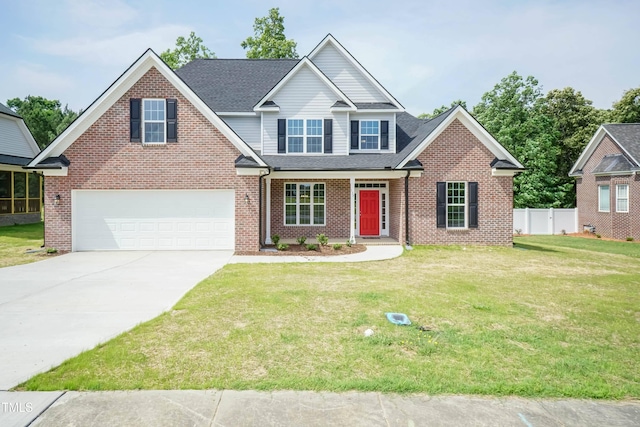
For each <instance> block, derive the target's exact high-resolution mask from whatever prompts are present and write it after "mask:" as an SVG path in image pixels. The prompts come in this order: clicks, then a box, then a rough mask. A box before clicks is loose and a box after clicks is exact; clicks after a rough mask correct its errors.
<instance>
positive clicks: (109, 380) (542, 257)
mask: <svg viewBox="0 0 640 427" xmlns="http://www.w3.org/2000/svg"><path fill="white" fill-rule="evenodd" d="M516 242H517V244H516V247H515V248H495V247H466V248H463V247H418V248H416V249H415V250H413V251H410V252H406V253H405V255H404V256H402V257H400V258H398V259H394V260H389V261H383V262H371V263H353V264H337V263H336V264H324V263H322V264H320V263H318V264H309V263H305V264H259V265H229V266H226V267H225V268H224V269H222V270H221V271H219V272H218V273H216V274H214V275H213V276H211V277H210V278H208V279H206V280H204V281H203V282H202V283H200V284H199V285H198V286H197V287H195V288H194V289H193V290H192V291H191V292H189V293H188V294H187V295H186V296H185V298H184V299H183V300H182V301H180V302H179V303H178V304H177V305H176V306H175V307H174V309H173V310H171V311H170V312H168V313H165V314H163V315H161V316H159V317H158V318H156V319H154V320H152V321H150V322H147V323H145V324H142V325H140V326H138V327H136V328H135V329H133V330H132V331H130V332H127V333H124V334H122V335H120V336H119V337H117V338H115V339H113V340H111V341H110V342H108V343H106V344H104V345H101V346H99V347H97V348H95V349H93V350H90V351H87V352H85V353H83V354H81V355H79V356H78V357H75V358H73V359H70V360H68V361H66V362H65V363H63V364H62V365H61V366H59V367H58V368H55V369H53V370H51V371H50V372H48V373H44V374H41V375H38V376H36V377H34V378H32V379H31V380H29V381H27V382H26V383H24V384H23V385H22V386H20V387H19V389H22V390H60V389H74V390H75V389H88V390H112V389H211V388H214V389H257V390H276V389H294V390H328V391H343V390H360V391H382V392H400V393H402V392H423V393H429V394H441V393H451V394H458V393H460V394H484V395H487V394H488V395H517V396H538V397H542V396H545V397H549V396H555V397H585V398H628V397H631V398H638V397H640V374H639V373H640V357H638V354H640V353H639V351H640V323H639V321H640V292H638V290H639V287H640V270H639V269H638V258H637V252H634V251H636V249H635V248H636V247H638V246H640V245H637V244H633V243H626V242H602V241H593V243H592V242H591V241H589V243H586V242H582V241H578V239H577V238H573V237H566V236H565V237H553V236H549V237H520V238H516ZM605 243H606V245H603V244H605ZM611 245H613V246H611ZM625 253H628V254H629V255H630V256H629V255H623V254H625ZM634 254H635V255H634ZM386 312H402V313H406V314H407V315H408V316H409V318H410V319H411V320H412V321H413V322H414V325H412V326H404V327H402V326H395V325H393V324H391V323H389V322H388V321H387V320H386V318H385V315H384V313H386ZM416 326H424V327H425V329H428V330H427V331H422V330H420V329H418V328H416ZM368 328H371V329H373V330H374V331H375V333H374V335H373V336H371V337H365V336H364V331H365V330H366V329H368Z"/></svg>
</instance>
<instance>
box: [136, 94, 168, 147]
mask: <svg viewBox="0 0 640 427" xmlns="http://www.w3.org/2000/svg"><path fill="white" fill-rule="evenodd" d="M142 106H143V114H142V117H143V129H144V133H143V135H144V140H143V142H145V143H164V142H166V141H165V137H164V129H165V117H166V114H165V100H164V99H144V100H143V102H142Z"/></svg>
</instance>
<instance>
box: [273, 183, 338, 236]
mask: <svg viewBox="0 0 640 427" xmlns="http://www.w3.org/2000/svg"><path fill="white" fill-rule="evenodd" d="M297 182H310V183H311V182H318V183H324V184H325V224H326V225H324V226H317V225H307V226H291V225H284V184H285V183H297ZM349 197H350V189H349V180H348V179H318V180H282V179H273V180H271V235H272V236H273V235H274V234H277V235H279V236H280V238H282V239H295V238H298V237H301V236H305V237H307V239H308V241H309V242H312V241H315V237H316V234H320V233H323V234H325V235H327V236H328V237H329V238H348V237H349V232H350V230H349V221H350V215H349V206H350V203H349Z"/></svg>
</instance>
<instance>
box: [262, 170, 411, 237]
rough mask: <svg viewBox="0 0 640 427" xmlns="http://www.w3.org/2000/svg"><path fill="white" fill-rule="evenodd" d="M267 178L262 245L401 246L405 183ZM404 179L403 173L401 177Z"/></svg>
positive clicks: (391, 179)
mask: <svg viewBox="0 0 640 427" xmlns="http://www.w3.org/2000/svg"><path fill="white" fill-rule="evenodd" d="M319 175H320V176H317V177H316V176H314V177H310V176H305V177H304V179H301V178H302V177H300V178H298V177H296V176H291V178H288V177H283V178H278V179H274V178H271V177H265V179H264V186H263V189H264V194H263V206H264V212H263V215H262V218H263V232H262V236H261V237H262V240H261V242H262V243H263V244H266V245H270V244H272V243H273V241H272V236H274V235H278V236H279V237H280V242H282V243H287V244H296V243H297V238H299V237H306V238H307V243H315V242H316V235H318V234H324V235H326V236H327V237H328V238H329V241H330V243H331V244H333V243H342V244H344V243H345V242H347V241H349V242H351V243H352V244H355V243H359V244H364V245H397V244H399V243H401V242H403V241H404V239H403V238H402V236H403V231H404V222H405V221H404V185H405V183H404V181H405V180H404V179H403V178H401V177H398V175H397V174H395V176H394V177H389V178H386V179H384V178H382V179H381V178H375V177H374V176H375V175H374V174H371V175H373V176H372V177H371V178H347V179H340V178H334V177H331V176H326V177H322V174H319ZM405 175H406V173H405Z"/></svg>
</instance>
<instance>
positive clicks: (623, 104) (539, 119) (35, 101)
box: [7, 8, 640, 208]
mask: <svg viewBox="0 0 640 427" xmlns="http://www.w3.org/2000/svg"><path fill="white" fill-rule="evenodd" d="M284 29H285V28H284V17H283V16H281V15H280V12H279V9H278V8H272V9H270V10H269V14H268V15H267V16H265V17H261V18H256V19H255V21H254V25H253V31H254V35H253V36H250V37H247V38H246V39H245V40H244V41H242V42H241V44H240V45H241V46H242V48H243V49H245V50H247V52H246V56H247V58H298V53H297V52H296V46H297V45H296V42H295V41H294V40H293V39H287V38H286V36H285V34H284ZM160 57H161V58H162V60H163V61H165V62H166V63H167V65H168V66H169V67H171V68H172V69H177V68H180V67H181V66H183V65H185V64H187V63H188V62H190V61H193V60H194V59H198V58H215V57H216V56H215V53H214V52H213V51H212V50H210V49H209V48H208V47H206V46H205V45H204V43H203V40H202V39H201V38H200V37H198V36H196V34H195V33H194V32H191V34H190V35H189V36H188V37H186V38H185V37H182V36H180V37H178V39H177V40H176V47H175V48H174V49H167V50H166V51H164V52H162V53H161V54H160ZM7 105H8V106H9V108H11V109H13V110H14V111H15V112H16V113H18V114H20V115H21V116H22V117H23V118H24V120H25V123H26V124H27V126H28V127H29V129H30V130H31V133H32V134H33V136H34V138H35V140H36V142H37V143H38V145H39V146H40V148H44V147H45V146H47V145H48V144H49V143H50V142H51V141H53V139H54V138H55V137H56V136H57V135H58V134H60V133H61V132H62V131H63V130H64V129H66V127H67V126H68V125H69V124H71V122H73V120H75V119H76V117H78V115H79V114H80V113H81V111H78V112H75V111H72V110H70V109H69V108H68V107H67V106H65V107H64V108H62V104H61V103H60V101H58V100H48V99H45V98H43V97H40V96H27V97H26V98H25V99H24V100H21V99H19V98H13V99H10V100H8V101H7ZM455 105H462V106H463V107H464V108H465V109H466V108H467V105H466V103H465V102H464V101H463V100H456V101H454V102H452V103H451V106H445V105H443V106H441V107H439V108H436V109H435V110H434V111H433V112H432V113H430V114H429V113H425V114H421V115H419V116H418V117H419V118H423V119H428V118H431V117H435V116H437V115H438V114H441V113H443V112H444V111H446V110H448V109H449V108H451V107H452V106H455ZM470 112H471V114H472V115H473V116H474V117H475V118H476V119H477V120H478V121H479V122H480V123H481V124H482V125H483V126H484V127H485V128H486V129H487V131H489V133H491V134H492V135H493V136H494V137H495V138H496V139H497V140H498V142H500V143H501V144H502V145H503V146H504V147H505V148H506V149H507V150H509V152H510V153H511V154H513V155H514V156H515V157H516V158H517V159H518V160H519V161H520V162H521V163H522V164H523V165H524V167H525V168H526V170H525V171H524V172H522V173H520V174H518V175H516V176H515V178H514V207H515V208H525V207H529V208H549V207H553V208H570V207H574V206H575V190H574V180H573V178H570V177H569V176H568V173H569V170H570V169H571V166H572V165H573V163H574V162H575V161H576V160H577V158H578V156H579V155H580V153H581V152H582V149H583V148H584V147H585V145H586V144H587V143H588V142H589V140H590V139H591V137H592V136H593V134H594V133H595V131H596V130H597V129H598V127H599V126H600V125H601V124H603V123H640V88H635V89H629V90H628V91H626V92H625V93H624V94H623V95H622V98H621V99H620V100H619V101H617V102H615V103H614V104H613V106H612V108H611V109H607V110H601V109H597V108H595V107H593V105H592V102H591V101H590V100H588V99H586V98H585V97H584V96H583V95H582V93H580V91H576V90H575V89H573V88H571V87H567V88H564V89H553V90H551V91H549V92H548V93H547V94H546V95H544V94H543V90H542V86H541V85H540V84H539V83H538V80H536V79H535V78H534V77H532V76H528V77H526V78H523V77H522V76H520V75H519V74H518V73H517V72H515V71H514V72H513V73H511V74H509V75H508V76H506V77H505V78H503V79H502V80H501V81H500V82H499V83H498V84H496V85H495V86H494V88H493V89H492V90H490V91H488V92H486V93H485V94H484V95H483V96H482V99H481V101H480V102H479V103H478V104H477V105H475V106H474V107H473V108H472V109H471V110H470Z"/></svg>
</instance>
